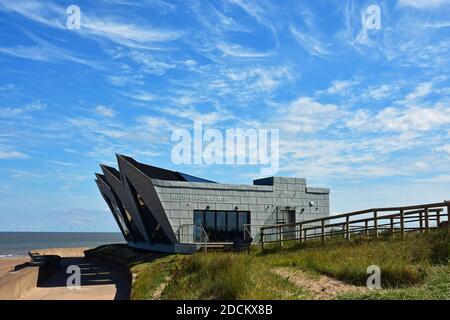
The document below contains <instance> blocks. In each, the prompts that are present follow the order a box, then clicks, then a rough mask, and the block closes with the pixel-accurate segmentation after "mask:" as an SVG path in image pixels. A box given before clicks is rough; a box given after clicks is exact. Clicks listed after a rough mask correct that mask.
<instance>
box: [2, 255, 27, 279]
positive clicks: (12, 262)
mask: <svg viewBox="0 0 450 320" xmlns="http://www.w3.org/2000/svg"><path fill="white" fill-rule="evenodd" d="M27 261H30V258H28V257H14V258H0V277H1V276H2V275H4V274H5V273H8V272H10V271H13V270H14V267H15V266H16V265H18V264H22V263H25V262H27Z"/></svg>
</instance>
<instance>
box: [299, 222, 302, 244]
mask: <svg viewBox="0 0 450 320" xmlns="http://www.w3.org/2000/svg"><path fill="white" fill-rule="evenodd" d="M298 228H299V238H300V243H302V237H303V223H300V225H299V226H298Z"/></svg>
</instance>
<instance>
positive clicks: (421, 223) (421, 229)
mask: <svg viewBox="0 0 450 320" xmlns="http://www.w3.org/2000/svg"><path fill="white" fill-rule="evenodd" d="M419 226H420V233H422V232H423V212H422V211H420V212H419Z"/></svg>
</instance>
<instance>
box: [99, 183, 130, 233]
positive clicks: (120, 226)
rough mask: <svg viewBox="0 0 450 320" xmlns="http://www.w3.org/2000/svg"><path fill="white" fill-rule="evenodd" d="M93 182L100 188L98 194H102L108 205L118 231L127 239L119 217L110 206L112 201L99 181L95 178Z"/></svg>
mask: <svg viewBox="0 0 450 320" xmlns="http://www.w3.org/2000/svg"><path fill="white" fill-rule="evenodd" d="M95 182H96V183H97V187H98V189H99V190H100V194H101V195H102V197H103V199H104V200H105V202H106V204H107V205H108V207H109V210H111V213H112V215H113V217H114V220H116V223H117V225H118V226H119V229H120V232H121V233H122V236H123V237H124V238H125V240H127V241H128V240H129V239H128V238H129V237H128V236H127V234H126V232H125V230H124V229H123V227H122V224H121V223H120V221H119V218H118V217H117V215H116V212H115V211H114V209H113V208H112V207H111V202H112V201H113V200H112V199H111V198H109V197H108V196H107V195H106V193H107V191H106V188H105V187H104V186H103V185H102V184H101V182H99V181H98V180H95Z"/></svg>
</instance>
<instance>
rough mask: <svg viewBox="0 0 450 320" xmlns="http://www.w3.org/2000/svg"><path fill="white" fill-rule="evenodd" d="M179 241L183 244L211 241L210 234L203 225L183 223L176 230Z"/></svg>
mask: <svg viewBox="0 0 450 320" xmlns="http://www.w3.org/2000/svg"><path fill="white" fill-rule="evenodd" d="M175 235H176V237H177V240H178V243H181V244H203V245H205V246H206V245H207V243H208V242H209V237H208V234H207V233H206V231H205V229H204V228H203V226H202V225H196V224H183V225H181V226H180V227H179V228H178V229H177V231H176V232H175Z"/></svg>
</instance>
